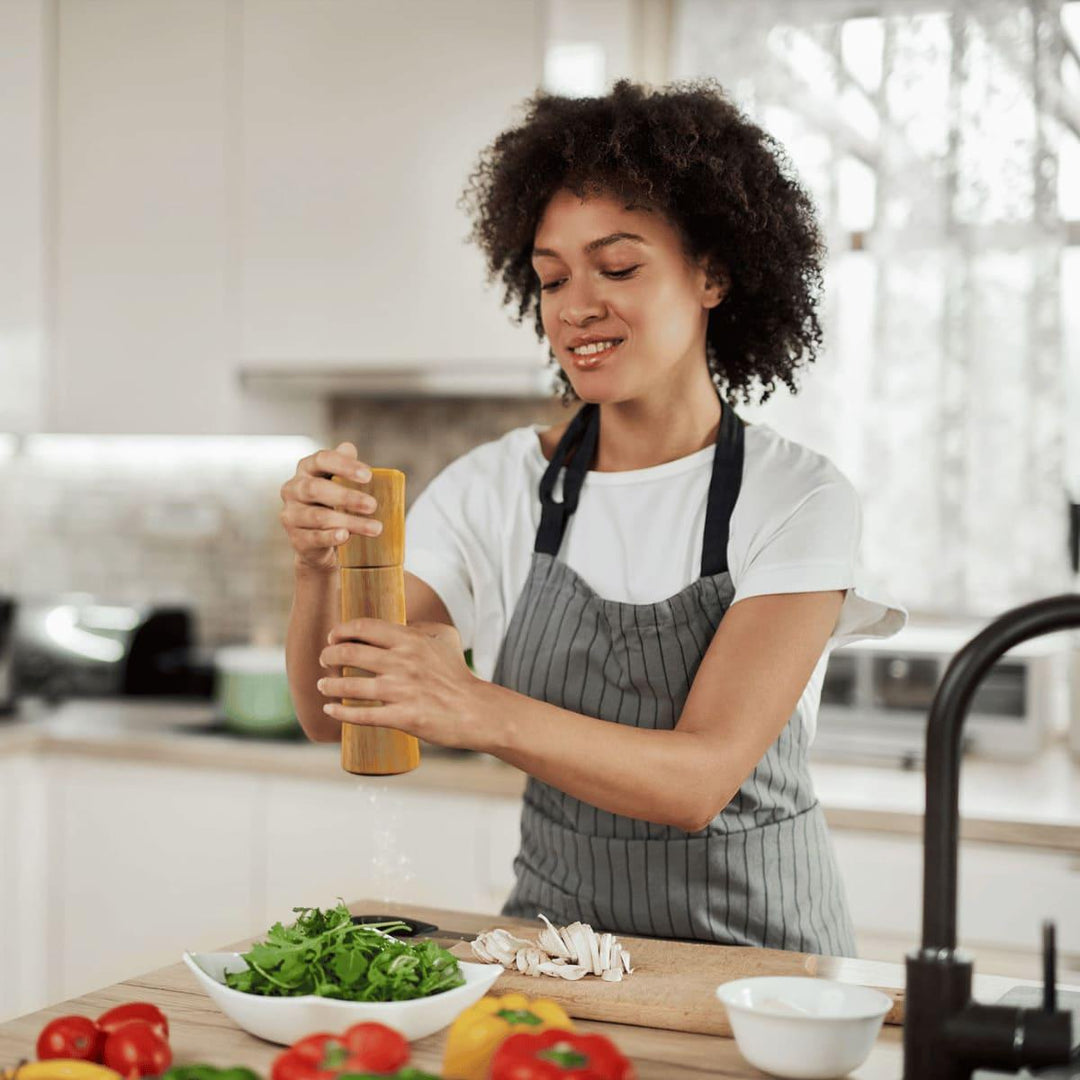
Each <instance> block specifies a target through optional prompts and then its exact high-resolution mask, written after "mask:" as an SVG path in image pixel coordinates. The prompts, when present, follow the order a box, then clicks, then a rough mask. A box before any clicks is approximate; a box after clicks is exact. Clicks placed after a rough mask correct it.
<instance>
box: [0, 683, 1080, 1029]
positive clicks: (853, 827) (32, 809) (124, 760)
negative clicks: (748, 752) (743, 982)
mask: <svg viewBox="0 0 1080 1080" xmlns="http://www.w3.org/2000/svg"><path fill="white" fill-rule="evenodd" d="M21 706H22V707H21V708H20V711H19V714H18V715H17V716H16V717H13V718H12V719H10V720H8V721H6V722H4V723H0V870H2V871H3V875H2V876H3V877H4V881H5V888H4V889H3V890H0V926H3V927H4V928H5V933H4V934H3V935H0V972H3V973H4V976H5V977H4V978H0V1022H3V1021H4V1020H6V1019H9V1018H12V1017H16V1016H20V1015H22V1014H24V1013H28V1012H32V1011H34V1010H36V1009H40V1008H42V1007H43V1006H44V1005H46V1004H48V1003H50V1002H55V1001H61V1000H64V999H71V998H76V997H78V996H79V995H81V994H84V993H86V992H87V991H90V990H93V989H95V988H97V987H100V986H105V985H109V984H111V983H113V982H116V981H117V980H119V979H122V978H125V977H127V976H128V975H130V974H131V973H132V972H136V971H150V970H155V969H157V968H158V967H160V966H161V965H164V964H168V963H171V962H172V961H173V960H174V958H175V957H177V956H178V955H179V953H180V951H181V950H183V949H191V950H195V951H209V950H212V949H214V948H216V947H218V946H219V945H220V944H221V942H223V941H234V940H236V939H237V938H239V937H241V936H242V935H244V934H246V933H249V932H250V930H251V928H252V927H256V928H257V927H262V926H269V925H270V924H271V922H273V921H274V920H275V919H278V918H282V919H287V918H288V917H289V913H290V911H291V909H292V906H293V905H295V904H305V905H319V906H323V907H326V906H329V905H332V904H333V903H335V901H336V899H337V898H338V897H339V896H341V897H344V898H346V899H347V898H348V897H350V896H368V897H375V898H376V899H378V898H379V897H383V898H386V899H393V900H394V901H397V902H400V903H411V904H419V905H438V906H439V907H443V908H448V909H452V910H457V911H472V912H475V913H480V914H485V913H489V912H497V911H499V910H500V908H501V906H502V903H503V902H504V900H505V898H506V896H507V895H508V894H509V892H510V889H511V888H512V886H513V883H514V871H513V865H512V863H513V859H514V855H515V854H516V852H517V850H518V845H519V817H520V808H521V795H522V791H523V789H524V785H525V776H524V774H523V773H522V772H520V771H519V770H517V769H515V768H512V767H511V766H509V765H506V764H505V763H503V762H501V761H499V760H498V759H495V758H491V757H488V756H486V755H480V754H471V753H463V752H459V751H445V750H441V749H439V748H435V747H429V746H427V745H426V744H425V746H424V749H423V754H422V763H421V766H420V768H418V769H416V770H414V771H413V772H411V773H406V774H404V775H402V776H396V777H358V776H352V775H350V774H348V773H345V772H344V771H343V770H342V768H341V765H340V748H339V747H338V746H337V745H335V744H330V743H321V744H314V743H310V742H308V741H307V740H305V739H304V738H303V737H297V738H286V739H274V740H271V739H252V738H244V737H243V736H240V735H236V734H232V733H229V732H228V731H226V730H224V729H223V727H222V725H221V724H220V719H219V718H217V717H216V711H215V708H214V706H213V704H212V703H210V702H204V703H198V702H190V701H176V700H168V699H154V698H150V699H137V698H128V699H101V700H94V699H86V700H72V701H69V702H65V703H63V704H61V705H54V706H50V705H46V704H44V703H40V702H34V701H24V702H22V703H21ZM811 771H812V774H813V776H814V782H815V785H816V786H817V788H818V795H819V798H820V800H821V803H822V805H823V807H824V809H825V813H826V817H827V819H828V821H829V824H830V827H831V832H832V838H833V844H834V847H835V848H836V851H837V857H838V859H839V861H840V865H841V872H842V873H843V875H844V879H845V887H846V890H847V893H848V897H849V904H850V907H851V910H852V913H853V918H854V921H855V927H856V935H857V938H856V940H857V947H858V950H859V955H860V956H862V957H866V958H870V959H876V960H881V961H886V962H890V963H892V964H897V963H899V962H900V961H901V958H902V957H903V955H904V952H905V951H906V950H907V949H908V948H910V947H911V946H912V945H913V944H914V942H915V941H917V940H918V936H919V932H920V924H921V893H920V881H921V873H922V858H923V853H922V835H921V831H922V813H921V810H922V789H923V786H924V783H925V779H924V777H923V775H922V774H921V773H919V772H904V771H902V770H900V769H896V768H892V769H888V768H885V767H869V766H859V765H855V764H850V763H837V762H832V761H812V762H811ZM961 814H962V822H961V835H962V837H963V843H962V844H961V855H960V879H961V880H960V912H959V925H960V927H961V944H962V945H963V946H964V947H965V948H966V949H969V950H971V951H972V952H973V953H974V955H975V957H976V970H978V971H994V972H1000V973H1003V974H1004V973H1008V974H1011V975H1015V976H1018V977H1021V978H1036V977H1037V976H1038V972H1039V958H1038V945H1039V935H1038V924H1039V920H1040V919H1041V918H1043V917H1053V918H1055V919H1056V920H1057V922H1058V947H1059V950H1060V960H1061V968H1062V980H1063V981H1068V982H1077V981H1078V980H1077V978H1076V977H1075V976H1074V974H1073V973H1074V972H1075V971H1076V970H1077V969H1080V918H1078V912H1080V874H1077V873H1076V867H1077V865H1080V864H1078V863H1077V861H1076V860H1077V857H1078V856H1080V762H1078V761H1075V760H1073V759H1071V758H1070V757H1069V756H1068V752H1067V749H1066V748H1065V747H1064V746H1062V745H1060V744H1058V745H1055V746H1054V747H1053V748H1050V749H1048V750H1047V752H1046V753H1045V754H1044V755H1043V756H1042V757H1041V758H1040V759H1039V760H1038V761H1032V762H1027V763H1015V764H1011V763H1006V762H991V761H980V760H970V761H966V762H965V765H964V768H963V770H962V772H961ZM118 821H123V823H124V825H123V828H122V829H117V828H116V823H117V822H118ZM331 823H332V824H333V827H332V828H329V827H328V825H329V824H331ZM433 823H438V827H437V828H433V827H432V826H433ZM343 837H346V838H347V847H346V848H345V849H344V850H343V848H342V838H343ZM147 851H153V852H159V853H167V854H166V855H165V856H164V857H161V858H141V857H140V870H139V873H138V874H136V875H132V874H131V873H130V860H131V857H132V853H133V852H147ZM178 866H180V867H183V872H182V873H180V874H177V870H176V868H177V867H178ZM118 881H123V882H124V886H123V888H124V896H125V899H126V901H127V902H126V903H125V904H123V905H118V904H116V902H115V883H116V882H118ZM207 881H213V892H214V896H215V899H216V903H215V904H214V905H213V907H211V908H207V907H206V906H205V903H204V902H205V897H206V882H207ZM1033 889H1034V891H1035V892H1037V894H1038V897H1039V903H1038V905H1037V906H1036V907H1035V908H1034V910H1033V908H1032V903H1031V899H1032V895H1033Z"/></svg>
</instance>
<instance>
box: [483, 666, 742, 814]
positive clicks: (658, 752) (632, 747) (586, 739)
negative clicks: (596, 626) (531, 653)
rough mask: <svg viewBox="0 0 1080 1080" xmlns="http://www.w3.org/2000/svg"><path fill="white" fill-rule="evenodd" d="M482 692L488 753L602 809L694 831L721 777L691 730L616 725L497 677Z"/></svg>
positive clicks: (711, 800)
mask: <svg viewBox="0 0 1080 1080" xmlns="http://www.w3.org/2000/svg"><path fill="white" fill-rule="evenodd" d="M479 697H480V706H479V708H480V713H481V715H480V717H479V719H480V722H481V724H482V726H483V728H484V729H485V730H486V731H488V732H491V736H490V738H489V739H488V740H486V743H485V745H484V746H483V747H482V749H483V750H484V751H485V752H486V753H490V754H492V755H494V756H495V757H498V758H501V759H502V760H503V761H505V762H507V763H509V764H510V765H514V766H516V767H517V768H519V769H521V770H523V771H524V772H527V773H529V775H530V776H535V777H536V778H537V779H538V780H543V781H544V782H545V783H547V784H551V785H552V786H553V787H557V788H558V789H559V790H560V791H565V792H566V793H567V794H568V795H572V796H573V797H574V798H576V799H581V800H582V801H583V802H587V803H590V804H591V805H592V806H596V807H599V808H600V809H601V810H607V811H609V812H610V813H613V814H621V815H623V816H625V817H631V818H638V819H640V820H642V821H654V822H656V823H658V824H663V825H674V826H676V827H677V828H680V829H685V830H686V831H687V832H693V831H696V830H698V829H700V828H702V827H703V826H702V821H701V818H702V807H704V806H709V805H711V804H712V802H713V800H714V798H715V795H716V791H717V789H718V788H719V787H720V786H721V785H722V784H723V783H724V778H723V777H720V776H709V775H708V774H707V770H705V769H704V768H703V767H702V766H703V754H702V745H701V742H700V740H699V739H697V738H696V737H695V736H694V735H693V734H692V733H688V732H682V731H653V730H649V729H646V728H633V727H627V726H626V725H624V724H613V723H611V722H609V721H607V720H598V719H597V718H595V717H592V716H584V715H582V714H580V713H575V712H571V711H569V710H568V709H560V708H559V707H558V706H556V705H549V704H548V703H547V702H543V701H537V700H536V699H535V698H531V697H527V696H526V695H524V694H518V693H516V692H514V691H513V690H509V689H507V688H506V687H504V686H499V685H498V684H497V683H486V684H484V686H483V688H482V689H481V690H480V693H479ZM706 786H708V787H709V788H711V790H704V789H705V787H706Z"/></svg>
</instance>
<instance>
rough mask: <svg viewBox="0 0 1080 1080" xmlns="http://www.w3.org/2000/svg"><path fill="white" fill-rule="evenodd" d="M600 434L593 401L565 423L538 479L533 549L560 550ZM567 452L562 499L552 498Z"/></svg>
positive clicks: (595, 405) (597, 411)
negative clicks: (538, 493)
mask: <svg viewBox="0 0 1080 1080" xmlns="http://www.w3.org/2000/svg"><path fill="white" fill-rule="evenodd" d="M599 438H600V407H599V406H598V405H597V404H596V403H595V402H591V401H590V402H586V403H585V404H584V405H582V407H581V408H580V409H579V410H578V411H577V414H576V415H575V416H574V418H573V420H571V421H570V423H569V424H568V425H567V428H566V431H564V432H563V435H562V438H561V439H560V440H559V444H558V445H557V446H556V447H555V453H554V454H552V455H551V461H550V463H549V464H548V467H547V468H546V469H545V470H544V475H543V477H541V479H540V528H539V529H538V530H537V532H536V543H535V544H534V545H533V550H534V551H542V552H544V553H545V554H548V555H557V554H558V553H559V548H560V547H561V545H562V538H563V533H564V532H565V531H566V522H567V520H568V519H569V517H570V515H571V514H572V513H573V512H574V511H575V510H576V509H577V504H578V497H579V496H580V495H581V485H582V484H583V483H584V482H585V473H586V472H588V470H589V466H590V465H591V464H592V463H593V459H594V458H595V457H596V443H597V440H598V439H599ZM570 454H573V458H572V459H571V460H570V464H569V465H567V466H566V477H565V479H564V480H563V497H562V502H555V499H554V498H553V492H554V490H555V481H556V479H557V478H558V476H559V470H560V469H561V468H562V467H563V463H564V461H565V460H566V459H567V457H568V456H569V455H570Z"/></svg>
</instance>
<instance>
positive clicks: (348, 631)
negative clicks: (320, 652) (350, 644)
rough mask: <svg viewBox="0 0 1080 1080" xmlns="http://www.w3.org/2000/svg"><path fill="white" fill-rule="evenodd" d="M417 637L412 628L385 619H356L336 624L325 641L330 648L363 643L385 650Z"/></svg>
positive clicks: (415, 631)
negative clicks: (347, 643)
mask: <svg viewBox="0 0 1080 1080" xmlns="http://www.w3.org/2000/svg"><path fill="white" fill-rule="evenodd" d="M417 635H418V631H417V630H416V629H415V628H414V627H412V626H402V625H401V624H400V623H392V622H388V621H387V620H386V619H375V618H357V619H349V620H347V621H346V622H342V623H338V624H337V625H336V626H335V627H334V628H333V629H332V630H331V631H330V634H329V636H328V638H327V641H328V642H329V643H330V645H332V646H333V645H336V644H337V643H339V642H346V641H363V642H367V643H368V644H370V645H378V646H380V647H381V648H383V649H387V648H390V647H391V646H393V645H403V644H405V643H406V642H409V641H412V640H414V639H415V638H416V637H417ZM324 651H325V650H324Z"/></svg>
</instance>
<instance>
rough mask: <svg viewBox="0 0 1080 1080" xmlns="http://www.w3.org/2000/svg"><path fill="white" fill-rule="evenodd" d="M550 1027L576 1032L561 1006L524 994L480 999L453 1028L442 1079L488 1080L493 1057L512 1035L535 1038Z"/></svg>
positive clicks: (447, 1047) (447, 1042) (457, 1020)
mask: <svg viewBox="0 0 1080 1080" xmlns="http://www.w3.org/2000/svg"><path fill="white" fill-rule="evenodd" d="M549 1028H558V1029H560V1030H561V1031H573V1030H574V1024H573V1021H571V1019H570V1017H569V1016H567V1015H566V1011H565V1010H564V1009H563V1007H562V1006H561V1005H557V1004H556V1003H555V1002H554V1001H548V1000H547V999H546V998H527V997H526V996H525V995H524V994H504V995H503V996H502V997H493V996H491V995H489V996H488V997H484V998H481V999H480V1000H479V1001H478V1002H477V1003H476V1004H475V1005H470V1006H469V1008H467V1009H466V1010H465V1011H464V1012H463V1013H461V1014H460V1015H459V1016H458V1018H457V1019H456V1020H455V1021H454V1023H453V1024H452V1025H451V1027H450V1033H449V1034H448V1035H447V1037H446V1052H445V1053H444V1055H443V1066H442V1073H443V1080H487V1074H488V1066H489V1064H490V1063H491V1056H492V1054H494V1053H495V1051H496V1049H497V1048H498V1046H499V1044H500V1043H502V1041H503V1040H504V1039H506V1038H507V1037H509V1036H510V1035H516V1034H518V1033H519V1032H528V1033H529V1034H531V1035H536V1034H538V1033H539V1032H541V1031H547V1030H548V1029H549Z"/></svg>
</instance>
